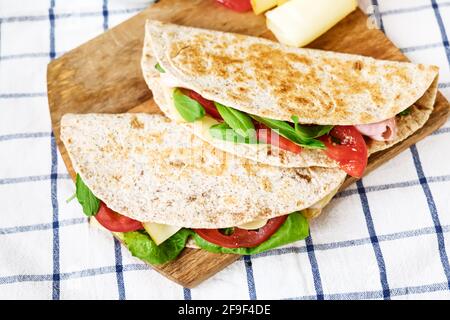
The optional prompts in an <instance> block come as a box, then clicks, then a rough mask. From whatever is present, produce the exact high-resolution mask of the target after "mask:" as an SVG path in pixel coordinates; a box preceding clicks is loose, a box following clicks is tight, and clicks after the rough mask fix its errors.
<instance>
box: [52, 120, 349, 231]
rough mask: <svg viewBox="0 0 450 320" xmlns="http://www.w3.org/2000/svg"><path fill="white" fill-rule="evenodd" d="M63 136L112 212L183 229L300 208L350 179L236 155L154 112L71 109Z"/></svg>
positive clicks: (221, 224)
mask: <svg viewBox="0 0 450 320" xmlns="http://www.w3.org/2000/svg"><path fill="white" fill-rule="evenodd" d="M61 139H62V141H63V142H64V145H65V147H66V149H67V151H68V154H69V156H70V159H71V162H72V165H73V167H74V169H75V171H76V172H77V173H78V174H79V175H80V176H81V178H82V180H83V181H84V183H85V184H86V186H87V187H88V188H89V189H90V190H91V191H92V193H93V194H94V195H95V196H96V197H97V198H98V199H100V200H101V201H102V202H104V203H105V204H106V205H107V206H108V207H109V208H110V209H112V210H114V211H116V212H118V213H120V214H122V215H125V216H127V217H130V218H133V219H136V220H138V221H142V222H147V221H148V222H153V223H160V224H167V225H172V226H180V227H185V228H225V227H232V226H238V225H241V224H244V223H247V222H251V221H254V220H257V219H267V218H272V217H277V216H281V215H286V214H289V213H291V212H295V211H301V210H303V209H305V208H308V207H310V206H312V205H314V204H315V203H316V202H318V201H320V200H321V199H323V198H325V197H326V196H327V195H329V194H330V193H332V192H333V191H334V190H336V189H337V188H338V187H339V186H340V185H341V183H342V182H343V180H344V179H345V176H346V175H345V173H344V172H343V171H341V170H340V169H338V168H320V167H310V168H280V167H274V166H269V165H265V164H260V163H256V162H254V161H252V160H249V159H245V158H242V157H237V156H235V155H233V154H230V153H226V152H223V151H221V150H219V149H217V148H215V147H213V146H211V145H210V144H208V143H206V142H204V141H202V140H201V139H199V138H198V137H196V136H195V135H193V134H191V133H189V131H187V130H186V128H184V127H182V126H179V125H176V124H174V123H173V122H172V121H170V120H169V119H167V118H166V117H164V116H161V115H156V114H131V113H126V114H115V115H113V114H84V115H81V114H80V115H75V114H66V115H64V116H63V117H62V119H61Z"/></svg>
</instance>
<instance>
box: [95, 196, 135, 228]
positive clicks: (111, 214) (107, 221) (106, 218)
mask: <svg viewBox="0 0 450 320" xmlns="http://www.w3.org/2000/svg"><path fill="white" fill-rule="evenodd" d="M95 218H96V219H97V221H98V222H99V223H100V224H101V225H102V226H104V227H105V228H106V229H108V230H109V231H114V232H129V231H136V230H140V229H143V228H144V227H143V226H142V223H141V222H139V221H137V220H134V219H131V218H128V217H125V216H123V215H121V214H119V213H117V212H115V211H113V210H111V209H110V208H108V207H107V206H106V204H104V203H103V202H100V209H99V210H98V212H97V214H96V215H95Z"/></svg>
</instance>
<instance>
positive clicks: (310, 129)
mask: <svg viewBox="0 0 450 320" xmlns="http://www.w3.org/2000/svg"><path fill="white" fill-rule="evenodd" d="M292 121H294V124H295V131H296V132H297V133H298V134H299V135H300V136H302V137H304V138H305V139H314V138H318V137H321V136H323V135H326V134H328V133H329V132H330V131H331V129H333V127H334V126H332V125H327V126H320V125H315V126H300V124H299V123H298V117H297V116H292Z"/></svg>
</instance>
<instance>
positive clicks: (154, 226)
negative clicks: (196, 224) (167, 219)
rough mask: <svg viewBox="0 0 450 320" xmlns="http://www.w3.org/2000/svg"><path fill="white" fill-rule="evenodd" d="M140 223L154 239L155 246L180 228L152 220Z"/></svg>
mask: <svg viewBox="0 0 450 320" xmlns="http://www.w3.org/2000/svg"><path fill="white" fill-rule="evenodd" d="M142 225H143V226H144V229H145V231H147V233H148V234H149V235H150V237H151V238H152V240H153V241H155V243H156V245H157V246H158V245H160V244H161V243H163V242H164V241H166V240H167V239H169V238H170V237H171V236H173V235H174V234H175V233H177V232H178V230H180V229H181V227H177V226H171V225H168V224H161V223H153V222H145V223H142Z"/></svg>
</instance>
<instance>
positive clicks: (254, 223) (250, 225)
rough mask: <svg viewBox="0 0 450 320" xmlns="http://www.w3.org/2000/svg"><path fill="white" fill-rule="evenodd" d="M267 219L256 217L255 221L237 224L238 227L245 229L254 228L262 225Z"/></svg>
mask: <svg viewBox="0 0 450 320" xmlns="http://www.w3.org/2000/svg"><path fill="white" fill-rule="evenodd" d="M268 220H269V219H258V220H255V221H251V222H247V223H244V224H241V225H240V226H238V228H240V229H245V230H256V229H259V228H262V227H264V226H265V225H266V223H267V221H268Z"/></svg>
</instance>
